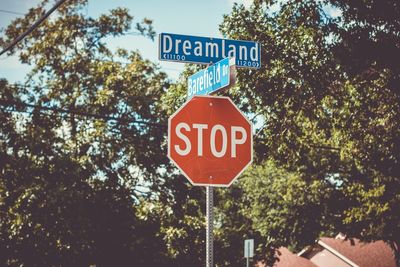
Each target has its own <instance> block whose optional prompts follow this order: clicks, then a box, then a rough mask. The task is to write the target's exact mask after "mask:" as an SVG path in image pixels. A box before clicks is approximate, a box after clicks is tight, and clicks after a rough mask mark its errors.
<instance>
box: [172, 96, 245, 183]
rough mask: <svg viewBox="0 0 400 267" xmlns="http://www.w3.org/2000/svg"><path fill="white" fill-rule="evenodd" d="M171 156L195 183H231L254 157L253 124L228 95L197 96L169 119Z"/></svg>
mask: <svg viewBox="0 0 400 267" xmlns="http://www.w3.org/2000/svg"><path fill="white" fill-rule="evenodd" d="M168 157H169V158H170V159H171V160H172V161H173V162H174V163H175V164H176V166H178V168H179V169H180V170H181V171H182V172H183V174H184V175H185V176H186V177H187V178H188V179H189V181H190V182H191V183H192V184H193V185H206V186H230V185H231V184H232V182H233V181H234V180H235V178H236V177H238V176H239V175H240V174H241V173H242V172H243V170H244V169H245V168H246V167H247V166H248V165H250V164H251V162H252V160H253V132H252V124H251V122H249V121H248V120H247V118H246V117H245V116H244V115H243V114H242V113H241V112H240V110H239V109H238V108H237V107H236V106H235V104H234V103H233V102H232V100H230V99H229V98H228V97H211V96H195V97H193V98H192V99H191V100H190V101H188V102H186V103H185V104H184V105H183V106H182V107H181V108H180V109H179V110H178V111H176V112H175V113H174V114H173V115H172V116H171V117H170V118H169V121H168Z"/></svg>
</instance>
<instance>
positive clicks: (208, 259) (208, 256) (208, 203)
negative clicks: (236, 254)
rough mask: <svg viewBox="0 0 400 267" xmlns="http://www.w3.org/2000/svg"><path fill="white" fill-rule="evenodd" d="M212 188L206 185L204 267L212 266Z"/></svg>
mask: <svg viewBox="0 0 400 267" xmlns="http://www.w3.org/2000/svg"><path fill="white" fill-rule="evenodd" d="M213 207H214V188H213V187H212V186H207V187H206V220H207V224H206V267H213V266H214V247H213V246H214V244H213V243H214V233H213V230H214V211H213Z"/></svg>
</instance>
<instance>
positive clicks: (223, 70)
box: [187, 58, 235, 99]
mask: <svg viewBox="0 0 400 267" xmlns="http://www.w3.org/2000/svg"><path fill="white" fill-rule="evenodd" d="M234 64H235V59H233V58H231V59H229V58H224V59H223V60H221V61H218V62H217V63H215V64H213V65H211V66H209V67H208V68H206V69H203V70H201V71H198V72H196V73H195V74H193V75H192V76H189V78H188V93H187V98H188V99H189V98H191V97H192V96H194V95H209V94H211V93H215V92H217V91H219V90H221V89H222V88H225V87H227V86H229V85H232V84H234V83H235V75H231V66H232V67H233V72H234Z"/></svg>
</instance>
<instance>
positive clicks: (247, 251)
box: [244, 239, 254, 258]
mask: <svg viewBox="0 0 400 267" xmlns="http://www.w3.org/2000/svg"><path fill="white" fill-rule="evenodd" d="M244 257H245V258H253V257H254V239H246V240H245V241H244Z"/></svg>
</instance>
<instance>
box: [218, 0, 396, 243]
mask: <svg viewBox="0 0 400 267" xmlns="http://www.w3.org/2000/svg"><path fill="white" fill-rule="evenodd" d="M273 4H275V5H279V8H278V10H277V11H271V7H272V5H273ZM330 4H331V5H332V6H333V7H334V8H339V10H340V11H341V12H342V15H341V16H339V17H338V18H333V17H331V16H330V15H329V14H327V13H326V7H327V5H330ZM386 7H391V8H393V10H391V11H390V14H392V13H395V12H398V8H397V7H396V6H395V4H394V3H393V2H392V1H379V3H378V1H357V2H354V1H332V3H329V2H327V1H326V2H315V1H285V2H280V4H277V3H274V1H255V3H254V5H253V6H252V7H251V8H250V9H246V8H244V7H243V6H241V5H236V6H235V7H234V8H233V10H232V12H231V14H230V15H229V16H225V19H224V22H223V24H222V25H221V27H220V29H221V30H222V32H223V33H224V34H225V35H226V36H227V37H229V38H234V39H243V40H246V39H247V40H251V39H252V40H257V41H259V42H260V43H261V45H262V48H263V51H262V54H263V59H265V61H264V63H265V65H264V67H262V68H261V69H260V70H258V71H257V74H256V75H254V71H249V70H239V72H238V77H239V82H238V84H239V85H238V87H240V88H241V91H240V92H241V94H237V96H236V94H235V92H231V94H233V96H234V97H237V100H236V101H237V102H239V103H242V104H243V107H244V108H248V110H249V111H251V112H253V113H256V114H260V116H263V117H264V119H265V124H264V126H263V129H262V131H261V132H260V135H259V136H258V138H257V144H256V148H258V149H257V154H258V155H257V157H258V161H259V162H260V163H261V166H260V167H256V168H255V169H253V170H251V171H250V172H249V173H247V175H246V182H245V183H243V185H242V186H243V188H244V191H245V192H247V194H250V195H251V197H250V198H251V199H252V202H254V203H253V204H252V205H254V206H248V207H247V208H244V209H252V211H251V212H250V213H249V214H251V215H252V218H254V219H253V227H254V229H256V230H259V231H260V232H261V233H262V234H263V236H264V238H265V240H268V237H269V238H270V239H271V238H272V240H274V242H272V244H271V245H272V246H280V245H285V246H290V247H292V248H294V249H299V248H300V247H302V246H303V245H305V244H307V243H312V241H313V240H314V239H315V238H317V237H318V236H320V235H321V234H326V233H334V232H339V231H340V232H343V233H345V234H347V235H348V236H355V237H360V238H362V239H364V240H377V239H383V240H386V241H387V242H389V243H392V242H394V241H398V240H399V239H400V236H399V235H398V233H399V232H400V231H399V227H400V225H399V213H398V209H399V203H400V202H399V197H400V195H399V194H400V180H399V174H400V169H399V168H400V165H399V153H398V151H400V150H399V149H400V147H399V144H400V132H399V121H400V109H399V95H398V88H397V87H398V83H396V81H397V79H398V78H397V77H398V74H399V71H398V67H399V61H396V62H394V60H393V59H394V58H391V59H389V58H388V57H385V56H384V55H385V53H386V52H387V51H384V50H383V49H382V48H383V47H393V49H395V47H397V48H396V49H398V44H399V40H398V35H396V33H397V29H398V23H399V22H398V16H397V17H396V16H394V15H393V14H392V15H393V16H392V15H390V16H388V17H385V19H382V20H380V18H382V17H383V16H384V15H383V13H382V12H383V10H387V8H386ZM371 43H373V46H374V49H372V48H371V49H370V48H369V47H370V45H371ZM390 45H391V46H390ZM390 51H392V50H390ZM366 54H368V56H367V55H366ZM243 96H245V97H243ZM327 231H328V232H327ZM266 242H267V241H266Z"/></svg>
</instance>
